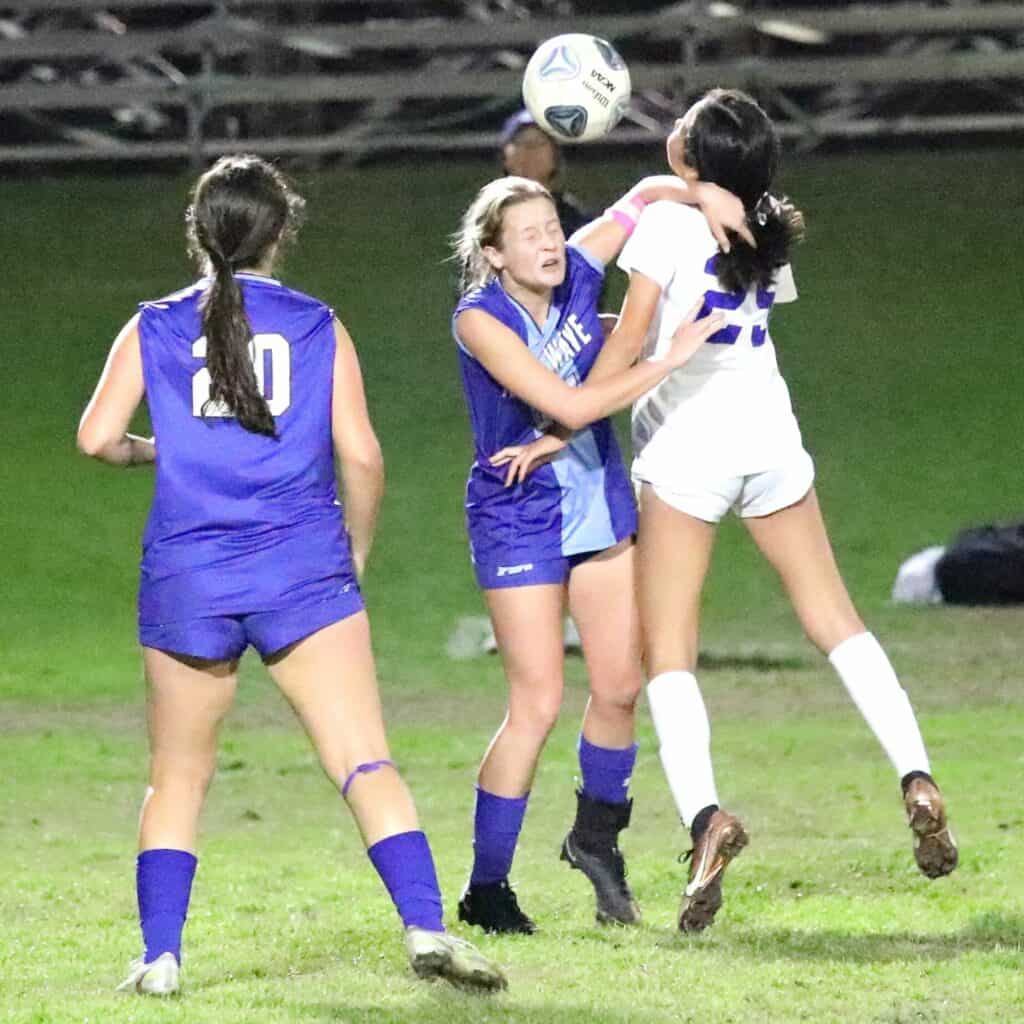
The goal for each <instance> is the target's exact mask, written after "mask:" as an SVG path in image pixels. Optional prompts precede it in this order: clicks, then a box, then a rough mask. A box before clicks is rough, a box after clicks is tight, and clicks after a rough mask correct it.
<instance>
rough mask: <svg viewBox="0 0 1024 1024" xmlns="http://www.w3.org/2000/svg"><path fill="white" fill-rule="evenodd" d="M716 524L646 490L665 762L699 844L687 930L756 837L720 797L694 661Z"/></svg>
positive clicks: (646, 594)
mask: <svg viewBox="0 0 1024 1024" xmlns="http://www.w3.org/2000/svg"><path fill="white" fill-rule="evenodd" d="M714 537H715V528H714V526H713V525H711V524H710V523H707V522H704V521H703V520H702V519H697V518H695V517H694V516H689V515H686V514H685V513H683V512H680V511H679V510H678V509H675V508H673V507H672V506H670V505H668V504H666V503H665V502H663V501H661V500H660V499H659V498H658V497H657V495H656V494H655V493H654V491H653V489H652V488H651V487H650V486H649V485H645V486H644V487H643V488H642V490H641V494H640V533H639V542H638V546H637V548H638V549H637V599H638V604H639V608H640V621H641V625H642V628H643V642H644V657H645V661H646V664H647V674H648V677H649V679H650V682H649V683H648V685H647V694H648V700H649V703H650V706H651V715H652V717H653V719H654V725H655V729H656V731H657V733H658V742H659V744H660V747H661V750H660V753H661V762H662V765H663V766H664V769H665V775H666V777H667V779H668V783H669V787H670V788H671V790H672V795H673V797H674V798H675V802H676V807H677V808H678V810H679V816H680V818H681V819H682V821H683V823H684V824H685V825H686V826H687V827H688V828H689V829H690V832H691V836H692V839H693V849H692V851H691V855H690V871H689V877H688V880H687V885H686V888H685V890H684V892H683V898H682V902H681V905H680V908H679V928H680V930H682V931H702V930H703V929H704V928H706V927H708V925H710V924H711V923H712V921H713V920H714V918H715V915H716V914H717V913H718V910H719V908H720V906H721V904H722V880H723V875H724V872H725V869H726V868H727V867H728V865H729V863H730V862H731V861H732V859H733V858H734V857H736V856H737V854H739V852H740V851H741V850H742V849H743V847H744V846H745V845H746V843H747V834H746V831H745V830H744V828H743V824H742V823H741V822H740V820H739V818H737V817H736V816H735V815H733V814H730V813H729V812H728V811H725V810H722V809H721V808H720V807H719V805H718V794H717V791H716V788H715V779H714V771H713V768H712V764H711V727H710V723H709V722H708V716H707V709H706V708H705V706H704V701H703V698H702V697H701V693H700V689H699V687H698V685H697V680H696V677H695V676H694V671H695V669H696V667H697V651H698V623H699V617H700V595H701V591H702V589H703V586H704V579H705V577H706V576H707V571H708V567H709V566H710V564H711V551H712V547H713V545H714Z"/></svg>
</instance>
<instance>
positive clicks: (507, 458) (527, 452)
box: [491, 434, 568, 487]
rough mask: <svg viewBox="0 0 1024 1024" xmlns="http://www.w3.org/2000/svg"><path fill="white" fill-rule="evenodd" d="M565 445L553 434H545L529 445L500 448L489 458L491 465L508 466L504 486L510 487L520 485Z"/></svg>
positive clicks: (565, 442) (564, 442) (566, 442)
mask: <svg viewBox="0 0 1024 1024" xmlns="http://www.w3.org/2000/svg"><path fill="white" fill-rule="evenodd" d="M566 444H568V441H564V440H562V438H560V437H556V436H555V435H554V434H545V435H544V436H543V437H538V438H537V440H536V441H531V442H530V443H529V444H513V445H509V447H508V448H502V449H501V451H500V452H495V454H494V455H492V456H491V465H492V466H505V465H507V466H508V472H506V474H505V486H506V487H512V486H513V485H514V484H521V483H522V482H523V481H524V480H525V479H526V477H527V475H528V474H529V473H530V472H531V471H532V470H534V469H536V468H537V467H538V466H543V465H544V463H546V462H550V461H551V460H552V459H553V458H554V457H555V456H556V455H557V454H558V453H559V452H560V451H561V450H562V449H563V448H564V447H565V446H566Z"/></svg>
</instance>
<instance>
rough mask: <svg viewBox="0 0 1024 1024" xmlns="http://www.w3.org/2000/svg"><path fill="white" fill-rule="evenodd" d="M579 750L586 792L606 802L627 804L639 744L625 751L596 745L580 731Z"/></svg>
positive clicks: (593, 797) (581, 772) (595, 798)
mask: <svg viewBox="0 0 1024 1024" xmlns="http://www.w3.org/2000/svg"><path fill="white" fill-rule="evenodd" d="M579 751H580V774H581V775H582V776H583V792H584V793H586V794H587V796H589V797H590V798H591V799H592V800H600V801H601V803H604V804H624V803H625V802H626V799H627V797H628V795H629V779H630V776H631V775H632V774H633V766H634V765H635V764H636V751H637V745H636V744H635V743H634V744H633V745H632V746H629V747H626V748H625V750H612V749H610V748H608V747H597V746H595V745H594V744H593V743H591V742H590V741H589V740H588V739H587V738H586V736H584V735H583V733H580V745H579Z"/></svg>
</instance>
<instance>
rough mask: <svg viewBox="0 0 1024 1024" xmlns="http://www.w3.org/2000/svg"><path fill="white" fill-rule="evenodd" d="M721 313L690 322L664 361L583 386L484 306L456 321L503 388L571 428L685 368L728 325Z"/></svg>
mask: <svg viewBox="0 0 1024 1024" xmlns="http://www.w3.org/2000/svg"><path fill="white" fill-rule="evenodd" d="M722 323H723V320H722V317H721V316H720V315H718V314H715V315H713V316H708V317H705V318H704V319H703V320H700V321H697V322H694V321H692V320H691V321H690V322H689V323H688V324H687V325H686V327H685V329H681V331H680V332H679V333H677V336H676V340H675V342H674V344H673V346H672V347H671V348H670V349H669V351H668V352H667V353H666V355H665V358H664V359H660V360H654V359H646V360H644V361H643V362H641V363H638V364H637V365H636V366H632V367H629V368H628V369H626V370H624V371H623V372H621V373H619V374H615V375H614V376H610V377H608V378H606V379H605V380H602V381H597V382H594V383H590V381H589V380H588V381H587V382H586V383H584V384H582V385H580V386H579V387H572V386H570V385H569V384H566V383H565V381H563V380H562V379H561V378H560V377H559V376H558V375H557V374H556V373H554V372H553V371H551V370H549V369H548V368H547V367H546V366H544V365H542V364H541V363H540V362H539V361H538V360H537V359H536V358H534V356H533V355H531V353H530V351H529V350H528V349H527V348H525V347H524V346H523V344H522V342H521V341H520V340H519V338H518V337H517V336H516V335H515V333H514V332H513V331H511V330H509V328H507V327H505V326H504V325H503V324H501V323H499V322H498V321H497V320H495V319H494V317H492V316H490V315H489V314H488V313H485V312H484V311H483V310H479V309H467V310H465V311H464V312H462V313H460V314H459V316H458V318H457V320H456V330H457V331H458V335H459V340H460V341H461V342H462V344H463V345H464V346H465V348H466V349H467V350H468V351H469V352H470V353H471V354H472V355H473V357H474V358H475V359H477V360H478V361H479V362H480V363H481V364H482V365H483V367H484V368H485V369H486V370H487V372H488V373H490V375H491V376H492V377H493V378H494V379H495V380H496V381H498V383H499V384H501V385H502V387H504V388H506V389H507V390H508V391H510V392H512V394H514V395H516V397H518V398H521V399H522V400H523V401H524V402H526V403H527V404H528V405H531V406H533V408H535V409H538V410H540V411H541V412H542V413H544V414H545V415H546V416H550V417H551V418H552V419H553V420H556V421H557V422H558V423H561V424H564V425H565V426H566V427H569V428H570V429H571V430H580V429H581V428H583V427H585V426H587V424H589V423H593V422H594V420H598V419H601V418H602V417H604V416H608V415H609V414H610V413H613V412H616V411H618V410H619V409H623V408H625V407H626V406H627V405H629V404H630V403H631V402H633V401H634V400H635V399H637V398H639V397H640V396H641V395H642V394H644V393H645V392H647V391H650V389H651V388H652V387H654V386H655V385H656V384H658V383H659V382H661V381H662V380H664V378H665V377H667V376H668V375H669V374H670V373H671V372H672V371H673V370H675V369H678V368H679V367H680V366H682V365H683V364H684V363H685V362H686V361H687V360H688V359H689V358H690V356H691V355H692V354H693V353H694V351H696V349H697V347H698V346H699V345H701V344H703V342H704V341H705V339H707V338H708V337H710V336H711V335H712V334H713V333H714V332H715V331H717V330H718V329H719V328H720V327H721V326H722Z"/></svg>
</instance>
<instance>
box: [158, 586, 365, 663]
mask: <svg viewBox="0 0 1024 1024" xmlns="http://www.w3.org/2000/svg"><path fill="white" fill-rule="evenodd" d="M318 592H319V593H318ZM363 607H364V605H363V596H362V594H361V593H360V592H359V585H358V584H357V583H356V582H355V580H354V579H352V580H350V581H348V582H344V583H343V584H342V585H341V586H340V587H339V581H338V580H331V581H326V582H325V583H322V584H318V585H317V586H316V587H315V588H310V589H309V593H304V594H303V599H302V601H301V603H297V604H294V605H290V606H289V607H287V608H278V609H276V610H274V611H267V612H251V613H249V614H247V615H209V616H203V617H199V618H194V619H181V620H179V621H177V622H164V623H161V624H159V625H143V624H142V623H139V643H141V644H142V646H143V647H155V648H156V649H157V650H160V651H167V652H168V653H169V654H182V655H185V656H187V657H190V658H202V659H204V660H207V661H234V660H236V659H237V658H240V657H241V656H242V652H243V651H244V650H245V649H246V647H248V646H249V645H250V644H251V645H252V646H253V647H255V648H256V650H257V651H258V652H259V654H260V657H261V658H263V660H264V661H266V659H267V658H269V657H270V656H271V655H272V654H275V653H276V652H278V651H280V650H282V649H283V648H285V647H288V646H289V645H291V644H294V643H297V642H298V641H299V640H302V639H304V638H305V637H307V636H310V635H311V634H313V633H315V632H317V630H320V629H323V628H324V627H325V626H330V625H331V624H332V623H335V622H340V621H341V620H342V619H347V618H348V617H349V616H350V615H355V614H356V612H359V611H362V610H363Z"/></svg>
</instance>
